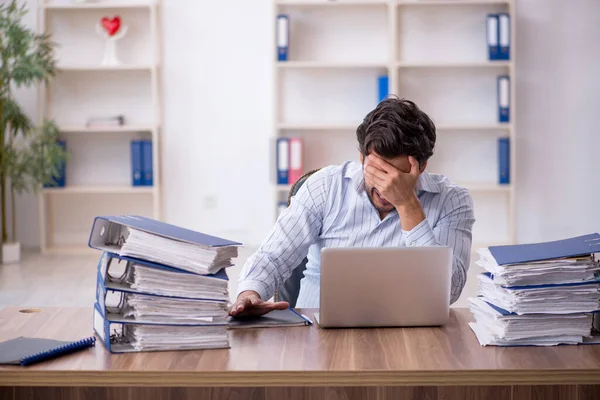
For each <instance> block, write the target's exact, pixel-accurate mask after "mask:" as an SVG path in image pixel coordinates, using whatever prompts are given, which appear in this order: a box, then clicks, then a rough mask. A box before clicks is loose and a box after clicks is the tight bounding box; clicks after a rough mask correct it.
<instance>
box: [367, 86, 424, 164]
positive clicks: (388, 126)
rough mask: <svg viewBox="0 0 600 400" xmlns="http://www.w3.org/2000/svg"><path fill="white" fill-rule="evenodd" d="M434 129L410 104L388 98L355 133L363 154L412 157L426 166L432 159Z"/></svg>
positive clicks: (417, 109) (405, 101)
mask: <svg viewBox="0 0 600 400" xmlns="http://www.w3.org/2000/svg"><path fill="white" fill-rule="evenodd" d="M435 138H436V135H435V125H434V123H433V121H432V120H431V119H430V118H429V116H427V114H425V113H424V112H423V111H421V109H420V108H419V107H417V105H416V104H415V103H413V102H412V101H410V100H405V99H397V98H388V99H385V100H383V101H382V102H380V103H379V104H378V105H377V107H375V109H374V110H373V111H371V112H370V113H369V114H367V116H366V117H365V119H364V120H363V122H362V124H360V125H359V126H358V128H357V129H356V139H357V140H358V146H359V150H360V152H361V153H362V154H363V155H364V156H367V155H369V153H370V152H371V151H375V152H376V153H377V154H379V155H380V156H382V157H385V158H390V159H391V158H396V157H398V156H413V157H415V158H416V159H417V161H418V162H419V165H421V164H423V163H424V162H425V161H427V160H428V159H429V157H431V156H432V155H433V148H434V146H435Z"/></svg>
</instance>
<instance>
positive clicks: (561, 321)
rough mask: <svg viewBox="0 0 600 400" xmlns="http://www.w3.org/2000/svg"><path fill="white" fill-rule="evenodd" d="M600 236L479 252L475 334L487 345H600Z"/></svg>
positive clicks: (473, 308)
mask: <svg viewBox="0 0 600 400" xmlns="http://www.w3.org/2000/svg"><path fill="white" fill-rule="evenodd" d="M597 254H600V234H598V233H594V234H590V235H584V236H578V237H575V238H570V239H565V240H559V241H554V242H546V243H534V244H526V245H514V246H493V247H489V248H485V249H479V256H480V259H479V261H478V262H477V264H478V265H479V266H481V267H483V268H484V269H485V270H486V272H484V273H482V274H480V275H479V276H478V284H479V292H478V296H477V297H474V298H470V299H469V307H470V310H471V312H472V313H473V316H474V317H475V322H473V323H471V324H470V326H471V329H472V330H473V331H474V332H475V334H476V336H477V339H478V340H479V342H480V343H481V344H482V345H484V346H485V345H499V346H510V345H515V346H516V345H546V346H547V345H557V344H580V343H596V342H600V341H599V340H598V336H596V335H595V333H596V332H595V330H594V328H593V326H594V318H596V320H598V318H600V314H599V313H598V312H599V311H600V261H599V260H598V256H597Z"/></svg>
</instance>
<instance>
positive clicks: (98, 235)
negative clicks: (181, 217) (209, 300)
mask: <svg viewBox="0 0 600 400" xmlns="http://www.w3.org/2000/svg"><path fill="white" fill-rule="evenodd" d="M129 228H131V229H137V230H140V231H143V232H147V233H151V234H154V235H158V236H162V237H165V238H168V239H173V240H177V241H181V242H186V243H190V244H195V245H199V246H203V247H209V248H210V247H213V248H214V247H226V246H241V245H242V243H238V242H234V241H231V240H227V239H222V238H219V237H216V236H211V235H207V234H204V233H200V232H196V231H192V230H190V229H186V228H182V227H179V226H175V225H171V224H167V223H166V222H162V221H158V220H154V219H151V218H147V217H142V216H138V215H117V216H100V217H96V218H95V219H94V222H93V225H92V231H91V233H90V238H89V241H88V246H89V247H91V248H93V249H97V250H103V251H107V252H110V253H118V251H119V250H120V249H121V247H122V245H123V242H124V240H126V239H123V238H124V237H126V234H127V231H128V229H129Z"/></svg>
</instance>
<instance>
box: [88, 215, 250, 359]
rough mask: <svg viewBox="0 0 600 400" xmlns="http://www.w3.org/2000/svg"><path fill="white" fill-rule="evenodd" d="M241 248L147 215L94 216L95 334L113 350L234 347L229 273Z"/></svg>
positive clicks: (92, 234)
mask: <svg viewBox="0 0 600 400" xmlns="http://www.w3.org/2000/svg"><path fill="white" fill-rule="evenodd" d="M239 245H240V243H235V242H230V241H227V240H224V239H220V238H216V237H213V236H208V235H204V234H200V233H198V232H192V231H188V230H185V229H182V228H177V227H174V226H172V225H168V224H164V223H161V222H159V221H154V220H150V219H147V218H143V217H136V216H120V217H99V218H96V220H95V221H94V226H93V227H92V233H91V236H90V246H91V247H93V248H97V249H101V250H104V252H103V255H102V257H101V259H100V262H99V263H98V284H97V291H96V304H95V312H94V329H95V331H96V333H97V334H98V335H99V336H100V337H101V338H102V341H103V343H104V344H105V345H106V347H107V348H108V349H109V350H110V351H112V352H131V351H159V350H184V349H185V350H189V349H213V348H225V347H229V334H228V318H229V311H228V307H229V293H228V289H227V287H228V286H227V284H228V278H227V274H226V272H225V268H226V267H228V266H231V265H232V261H231V258H232V257H233V256H236V255H237V246H239Z"/></svg>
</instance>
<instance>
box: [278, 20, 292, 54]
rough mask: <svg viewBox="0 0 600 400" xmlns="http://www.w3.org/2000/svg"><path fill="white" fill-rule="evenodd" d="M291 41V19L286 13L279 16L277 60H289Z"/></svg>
mask: <svg viewBox="0 0 600 400" xmlns="http://www.w3.org/2000/svg"><path fill="white" fill-rule="evenodd" d="M289 42H290V19H289V17H288V16H287V15H285V14H279V15H278V16H277V60H278V61H287V59H288V49H289Z"/></svg>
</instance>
